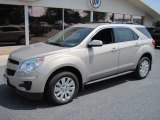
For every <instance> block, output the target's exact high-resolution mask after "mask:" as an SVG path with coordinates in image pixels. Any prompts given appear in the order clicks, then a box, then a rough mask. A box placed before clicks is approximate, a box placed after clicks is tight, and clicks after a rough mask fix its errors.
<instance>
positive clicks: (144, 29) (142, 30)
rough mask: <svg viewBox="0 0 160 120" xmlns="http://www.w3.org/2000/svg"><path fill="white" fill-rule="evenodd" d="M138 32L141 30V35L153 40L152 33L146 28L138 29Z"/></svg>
mask: <svg viewBox="0 0 160 120" xmlns="http://www.w3.org/2000/svg"><path fill="white" fill-rule="evenodd" d="M137 30H139V31H140V32H141V33H143V34H144V35H145V36H146V37H148V38H152V37H151V35H150V33H149V32H148V31H147V29H146V28H144V27H139V28H137Z"/></svg>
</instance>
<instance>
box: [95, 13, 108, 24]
mask: <svg viewBox="0 0 160 120" xmlns="http://www.w3.org/2000/svg"><path fill="white" fill-rule="evenodd" d="M105 19H106V13H104V12H93V21H94V22H106V20H105Z"/></svg>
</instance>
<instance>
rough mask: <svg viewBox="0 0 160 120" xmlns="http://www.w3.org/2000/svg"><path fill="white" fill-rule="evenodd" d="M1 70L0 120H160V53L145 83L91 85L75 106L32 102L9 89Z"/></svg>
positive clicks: (130, 80)
mask: <svg viewBox="0 0 160 120" xmlns="http://www.w3.org/2000/svg"><path fill="white" fill-rule="evenodd" d="M4 68H5V67H0V120H159V119H160V49H157V50H156V51H155V60H154V64H153V68H152V71H151V72H150V74H149V76H148V77H147V78H146V79H144V80H135V79H134V77H133V76H131V75H126V76H123V77H118V78H115V79H111V80H107V81H103V82H99V83H96V84H92V85H88V86H86V87H85V91H83V92H80V93H79V95H78V97H76V98H75V99H74V100H73V102H71V103H69V104H67V105H63V106H54V105H52V104H50V103H48V102H47V101H46V100H44V101H30V100H27V99H25V98H23V97H21V96H19V95H17V94H16V93H15V92H14V91H12V90H11V89H9V88H7V87H6V86H5V85H4V83H3V80H2V74H3V72H4Z"/></svg>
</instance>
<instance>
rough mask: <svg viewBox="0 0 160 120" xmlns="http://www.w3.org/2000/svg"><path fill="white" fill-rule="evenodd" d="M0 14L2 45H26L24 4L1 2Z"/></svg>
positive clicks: (0, 39) (0, 42) (0, 41)
mask: <svg viewBox="0 0 160 120" xmlns="http://www.w3.org/2000/svg"><path fill="white" fill-rule="evenodd" d="M0 16H1V18H0V30H1V31H0V46H17V45H24V44H25V30H24V29H21V28H25V26H24V22H25V21H24V6H18V5H3V4H0ZM19 31H21V32H19Z"/></svg>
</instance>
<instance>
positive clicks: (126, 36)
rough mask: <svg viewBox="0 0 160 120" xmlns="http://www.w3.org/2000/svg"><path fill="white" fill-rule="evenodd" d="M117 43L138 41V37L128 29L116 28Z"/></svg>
mask: <svg viewBox="0 0 160 120" xmlns="http://www.w3.org/2000/svg"><path fill="white" fill-rule="evenodd" d="M116 34H117V37H118V42H126V41H134V40H138V39H139V36H138V35H137V34H136V33H135V32H134V31H132V30H131V29H129V28H116Z"/></svg>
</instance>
